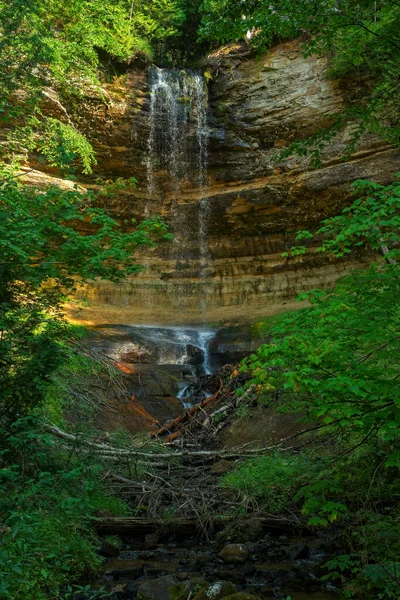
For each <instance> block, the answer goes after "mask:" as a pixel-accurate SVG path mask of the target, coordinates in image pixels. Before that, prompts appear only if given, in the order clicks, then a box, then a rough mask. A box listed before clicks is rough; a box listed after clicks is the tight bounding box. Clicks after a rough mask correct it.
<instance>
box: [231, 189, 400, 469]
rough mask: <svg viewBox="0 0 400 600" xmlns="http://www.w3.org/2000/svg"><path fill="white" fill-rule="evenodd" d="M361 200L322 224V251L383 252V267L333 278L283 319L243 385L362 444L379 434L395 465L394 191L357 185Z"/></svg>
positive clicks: (397, 281) (399, 420)
mask: <svg viewBox="0 0 400 600" xmlns="http://www.w3.org/2000/svg"><path fill="white" fill-rule="evenodd" d="M356 190H357V191H358V192H362V193H363V194H364V195H363V197H362V198H361V199H358V200H356V201H355V203H354V204H353V205H352V206H351V207H350V208H349V209H346V210H345V211H344V213H343V215H341V216H339V217H336V218H332V219H329V220H327V221H325V222H324V225H323V227H322V228H321V230H320V231H319V232H318V233H319V234H322V235H324V236H325V239H324V242H323V245H322V246H321V247H320V248H319V251H324V252H330V253H333V254H334V255H336V256H342V255H343V254H348V253H349V252H350V251H351V250H353V249H354V248H355V249H357V248H359V247H360V246H363V247H369V248H371V249H377V248H378V247H380V246H382V245H384V246H386V245H387V246H389V248H388V249H387V250H388V253H387V254H386V258H387V260H388V262H386V263H377V264H373V265H371V266H370V267H369V268H368V269H366V270H365V271H363V272H359V273H354V274H352V275H350V276H348V277H346V278H344V279H342V280H341V281H339V282H338V283H337V284H336V285H335V287H334V288H333V289H332V290H314V291H312V292H309V293H307V294H304V295H303V296H302V297H301V298H302V299H308V300H309V302H310V303H311V307H310V308H308V309H306V310H303V311H301V312H300V313H292V314H289V315H288V316H286V317H285V319H283V320H282V321H281V322H280V323H279V324H278V325H277V326H275V327H273V328H272V330H271V343H270V344H266V345H263V346H261V348H260V349H259V350H258V351H257V353H255V354H254V355H252V356H251V357H250V359H249V360H248V361H247V362H246V363H245V364H244V366H243V367H242V368H243V369H244V370H246V369H250V370H251V371H252V373H253V378H252V379H251V380H250V384H249V385H258V386H259V389H260V391H262V390H263V389H264V391H265V392H266V393H267V394H268V392H269V393H270V394H271V391H269V390H272V393H273V392H274V391H277V390H282V391H284V392H285V394H286V398H287V405H286V406H287V409H288V410H291V411H294V412H303V413H304V415H305V416H306V418H307V419H309V420H310V419H311V420H312V421H317V422H318V423H321V424H324V425H326V426H328V425H329V426H331V427H332V426H333V425H335V427H336V428H338V429H343V428H345V429H350V430H351V431H352V433H353V434H354V435H356V436H358V438H359V441H360V442H361V441H362V440H363V439H364V438H365V439H369V438H374V437H379V439H382V440H385V441H386V442H388V443H389V444H391V445H392V446H393V448H392V451H391V452H390V453H389V455H388V456H387V461H388V462H387V464H388V465H389V464H390V465H396V464H398V463H399V462H400V461H399V456H400V454H399V450H398V443H399V424H400V412H399V406H400V398H399V397H398V393H397V386H396V383H395V382H396V381H397V377H398V362H399V358H400V345H399V340H400V338H399V333H400V332H399V324H400V322H399V311H400V306H399V304H398V301H397V299H398V297H399V291H400V287H399V286H400V278H399V267H398V264H397V262H396V260H395V259H396V258H397V256H398V249H397V247H396V246H397V245H398V242H399V241H400V239H399V234H398V231H399V229H398V215H397V211H398V206H399V200H400V196H399V185H398V183H395V184H393V185H391V186H388V187H386V188H384V187H383V186H379V185H376V184H371V183H366V182H358V183H357V185H356Z"/></svg>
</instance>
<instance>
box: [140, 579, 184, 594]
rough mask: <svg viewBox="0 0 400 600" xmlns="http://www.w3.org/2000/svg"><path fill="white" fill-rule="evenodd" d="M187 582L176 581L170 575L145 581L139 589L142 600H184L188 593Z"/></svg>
mask: <svg viewBox="0 0 400 600" xmlns="http://www.w3.org/2000/svg"><path fill="white" fill-rule="evenodd" d="M189 590H190V584H189V582H188V581H178V579H175V577H172V576H171V575H166V576H165V577H158V578H157V579H151V580H150V581H146V582H145V583H143V585H141V586H140V588H139V594H140V596H141V598H142V599H143V600H186V598H187V597H188V596H189V593H190V591H189Z"/></svg>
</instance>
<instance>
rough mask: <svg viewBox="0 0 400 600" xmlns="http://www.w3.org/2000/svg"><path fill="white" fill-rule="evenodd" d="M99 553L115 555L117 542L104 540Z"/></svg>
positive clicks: (117, 553) (117, 552)
mask: <svg viewBox="0 0 400 600" xmlns="http://www.w3.org/2000/svg"><path fill="white" fill-rule="evenodd" d="M0 536H1V532H0ZM99 554H101V556H104V557H105V558H112V557H115V556H118V555H119V548H118V545H117V544H114V543H113V542H109V541H106V540H104V541H103V543H102V545H101V548H100V550H99Z"/></svg>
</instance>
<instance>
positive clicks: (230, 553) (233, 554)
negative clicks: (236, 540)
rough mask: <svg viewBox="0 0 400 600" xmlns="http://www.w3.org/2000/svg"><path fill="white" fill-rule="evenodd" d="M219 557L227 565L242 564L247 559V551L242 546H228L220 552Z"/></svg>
mask: <svg viewBox="0 0 400 600" xmlns="http://www.w3.org/2000/svg"><path fill="white" fill-rule="evenodd" d="M219 557H220V558H221V559H222V560H223V561H224V562H225V563H228V564H243V563H245V562H246V560H247V559H248V558H249V551H248V549H247V547H246V546H244V545H243V544H228V545H227V546H225V548H223V549H222V550H221V552H220V553H219Z"/></svg>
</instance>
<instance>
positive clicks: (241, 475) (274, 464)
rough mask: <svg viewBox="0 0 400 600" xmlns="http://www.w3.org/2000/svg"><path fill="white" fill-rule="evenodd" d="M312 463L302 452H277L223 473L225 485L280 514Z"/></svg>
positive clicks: (289, 501)
mask: <svg viewBox="0 0 400 600" xmlns="http://www.w3.org/2000/svg"><path fill="white" fill-rule="evenodd" d="M309 465H310V462H309V461H308V459H307V458H306V457H305V456H303V455H300V454H299V455H287V456H285V455H284V454H282V453H279V452H276V453H275V454H272V455H270V456H263V457H260V458H254V459H251V460H249V461H246V462H245V463H242V464H240V465H238V466H237V467H236V468H235V470H234V471H232V472H231V473H228V474H227V475H225V476H224V479H223V485H225V486H227V487H232V488H235V489H239V490H242V491H243V492H244V493H245V494H246V495H248V496H251V497H253V498H255V499H256V500H258V501H259V502H261V503H262V505H263V507H264V508H265V510H267V511H268V512H274V513H278V514H279V513H282V511H284V510H285V508H286V507H288V506H289V505H290V504H291V502H292V500H293V497H294V495H295V492H296V490H297V489H298V487H299V485H301V484H302V482H303V479H304V474H305V473H306V472H307V467H308V466H309Z"/></svg>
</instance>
